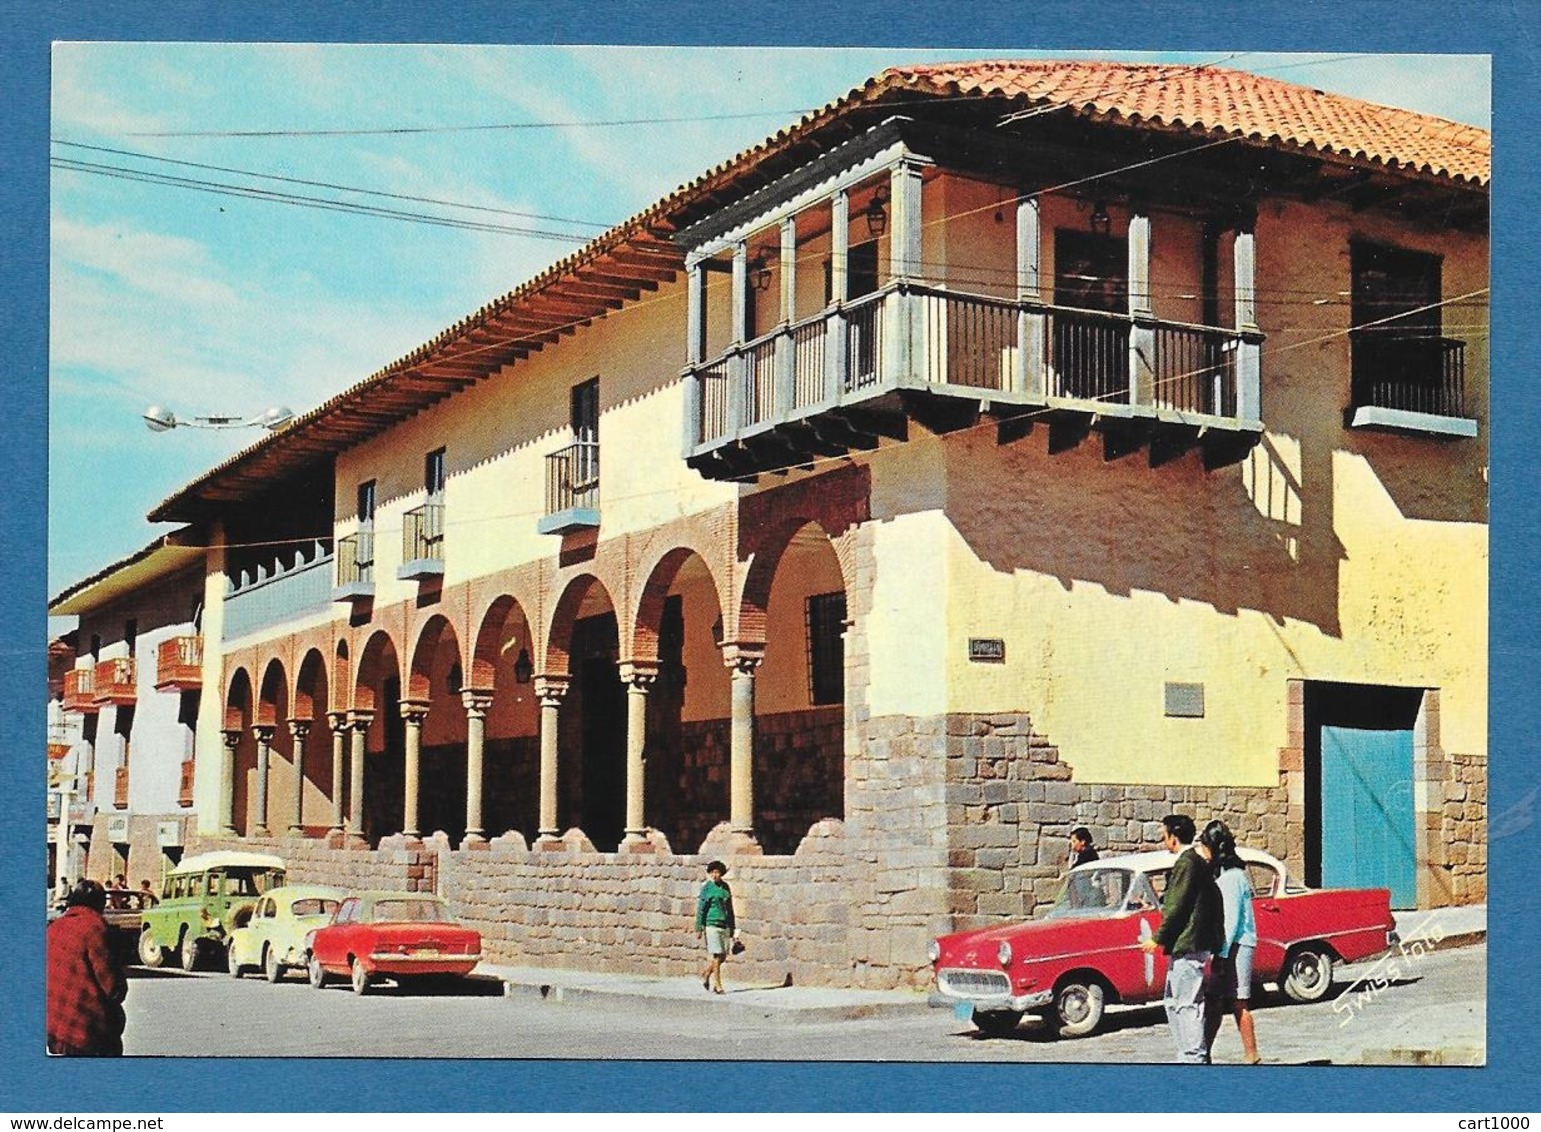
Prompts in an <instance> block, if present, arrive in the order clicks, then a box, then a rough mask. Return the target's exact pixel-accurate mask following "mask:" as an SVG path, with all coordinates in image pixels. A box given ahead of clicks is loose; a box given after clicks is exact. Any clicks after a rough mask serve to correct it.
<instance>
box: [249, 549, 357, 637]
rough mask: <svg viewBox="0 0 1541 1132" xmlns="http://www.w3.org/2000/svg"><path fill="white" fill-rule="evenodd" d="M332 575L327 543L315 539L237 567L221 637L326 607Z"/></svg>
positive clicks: (278, 622) (305, 614) (301, 615)
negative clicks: (281, 553)
mask: <svg viewBox="0 0 1541 1132" xmlns="http://www.w3.org/2000/svg"><path fill="white" fill-rule="evenodd" d="M331 580H332V555H331V548H330V547H329V546H328V545H327V543H326V542H325V541H324V540H319V539H318V540H316V541H315V542H313V543H308V544H306V545H304V546H302V547H300V548H299V549H297V550H293V551H291V552H289V553H288V554H286V555H283V556H280V557H278V558H275V559H273V560H271V561H267V562H264V563H261V564H259V565H256V566H253V567H250V568H248V569H245V570H241V571H239V572H238V573H236V574H234V575H233V576H232V577H231V579H230V588H229V590H228V591H227V592H226V594H225V625H224V639H225V640H233V639H235V638H236V637H243V636H245V635H247V634H248V633H254V632H257V631H258V630H260V629H266V628H268V627H269V626H272V625H278V624H282V623H283V622H285V621H292V620H294V619H296V618H300V617H306V616H310V615H314V614H317V613H324V612H326V610H327V607H328V606H329V605H330V604H331V598H332V594H331Z"/></svg>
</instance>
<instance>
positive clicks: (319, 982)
mask: <svg viewBox="0 0 1541 1132" xmlns="http://www.w3.org/2000/svg"><path fill="white" fill-rule="evenodd" d="M305 974H306V975H307V976H309V978H310V985H311V986H313V987H315V988H316V989H317V990H320V989H321V988H322V987H324V986H326V984H327V980H328V979H329V978H330V976H328V975H327V973H326V968H325V967H323V966H321V960H319V959H317V958H316V957H315V956H314V955H307V956H306V957H305Z"/></svg>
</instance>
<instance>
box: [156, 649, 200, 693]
mask: <svg viewBox="0 0 1541 1132" xmlns="http://www.w3.org/2000/svg"><path fill="white" fill-rule="evenodd" d="M202 687H203V638H202V637H197V636H191V637H169V638H167V639H166V640H164V641H162V642H161V643H160V645H159V646H158V647H157V648H156V650H155V688H156V691H160V692H167V691H170V692H189V691H196V690H197V689H199V688H202Z"/></svg>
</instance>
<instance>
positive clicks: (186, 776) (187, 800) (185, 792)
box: [177, 759, 194, 806]
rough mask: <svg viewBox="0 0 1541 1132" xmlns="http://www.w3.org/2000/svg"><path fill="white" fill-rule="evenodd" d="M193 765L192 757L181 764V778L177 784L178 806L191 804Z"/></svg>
mask: <svg viewBox="0 0 1541 1132" xmlns="http://www.w3.org/2000/svg"><path fill="white" fill-rule="evenodd" d="M193 766H194V763H193V760H192V759H188V760H187V761H186V762H185V763H183V764H182V778H181V781H180V782H179V783H178V785H177V805H179V806H191V805H192V804H193Z"/></svg>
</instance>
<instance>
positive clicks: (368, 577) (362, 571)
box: [332, 530, 375, 602]
mask: <svg viewBox="0 0 1541 1132" xmlns="http://www.w3.org/2000/svg"><path fill="white" fill-rule="evenodd" d="M374 596H375V533H374V531H373V530H362V531H358V532H357V533H355V534H351V535H345V536H344V537H342V538H340V539H338V540H337V585H336V586H335V587H333V589H332V600H333V601H351V602H359V601H371V600H373V598H374Z"/></svg>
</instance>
